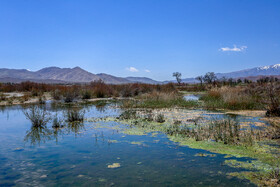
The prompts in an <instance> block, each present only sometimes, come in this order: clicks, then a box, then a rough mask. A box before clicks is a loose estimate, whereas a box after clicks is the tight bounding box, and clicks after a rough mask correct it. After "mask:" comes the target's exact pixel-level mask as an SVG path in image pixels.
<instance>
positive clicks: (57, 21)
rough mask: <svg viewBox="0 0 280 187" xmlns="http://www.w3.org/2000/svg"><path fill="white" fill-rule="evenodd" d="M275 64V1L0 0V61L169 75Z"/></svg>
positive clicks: (279, 36)
mask: <svg viewBox="0 0 280 187" xmlns="http://www.w3.org/2000/svg"><path fill="white" fill-rule="evenodd" d="M276 63H280V1H279V0H262V1H260V0H231V1H230V0H226V1H225V0H192V1H191V0H126V1H125V0H111V1H110V0H102V1H94V0H1V1H0V67H1V68H17V69H23V68H24V69H30V70H39V69H40V68H43V67H48V66H58V67H75V66H80V67H81V68H84V69H86V70H88V71H90V72H92V73H101V72H103V73H109V74H112V75H116V76H122V77H125V76H147V77H151V78H154V79H157V80H167V79H172V72H175V71H179V72H181V73H182V75H183V77H194V76H197V75H201V74H204V73H206V72H208V71H214V72H230V71H235V70H241V69H245V68H251V67H257V66H264V65H271V64H276Z"/></svg>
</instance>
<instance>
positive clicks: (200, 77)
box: [195, 76, 203, 86]
mask: <svg viewBox="0 0 280 187" xmlns="http://www.w3.org/2000/svg"><path fill="white" fill-rule="evenodd" d="M195 79H196V80H198V81H199V82H200V86H202V82H203V76H198V77H196V78H195Z"/></svg>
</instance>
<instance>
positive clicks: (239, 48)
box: [219, 45, 247, 52]
mask: <svg viewBox="0 0 280 187" xmlns="http://www.w3.org/2000/svg"><path fill="white" fill-rule="evenodd" d="M246 49H247V46H241V47H236V45H233V48H230V47H222V48H220V49H219V50H220V51H223V52H224V51H234V52H241V51H244V50H246Z"/></svg>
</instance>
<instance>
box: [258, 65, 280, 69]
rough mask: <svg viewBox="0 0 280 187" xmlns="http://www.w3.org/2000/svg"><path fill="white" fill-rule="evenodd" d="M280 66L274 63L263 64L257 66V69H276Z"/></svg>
mask: <svg viewBox="0 0 280 187" xmlns="http://www.w3.org/2000/svg"><path fill="white" fill-rule="evenodd" d="M278 68H280V64H274V65H271V66H263V67H259V68H258V70H269V69H278Z"/></svg>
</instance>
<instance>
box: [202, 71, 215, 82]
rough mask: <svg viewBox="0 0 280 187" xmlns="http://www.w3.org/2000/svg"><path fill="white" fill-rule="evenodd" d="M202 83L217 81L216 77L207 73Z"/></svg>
mask: <svg viewBox="0 0 280 187" xmlns="http://www.w3.org/2000/svg"><path fill="white" fill-rule="evenodd" d="M203 80H204V82H207V83H208V84H211V83H213V82H214V81H215V80H217V77H216V75H215V73H214V72H208V73H206V74H205V75H204V77H203Z"/></svg>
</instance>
